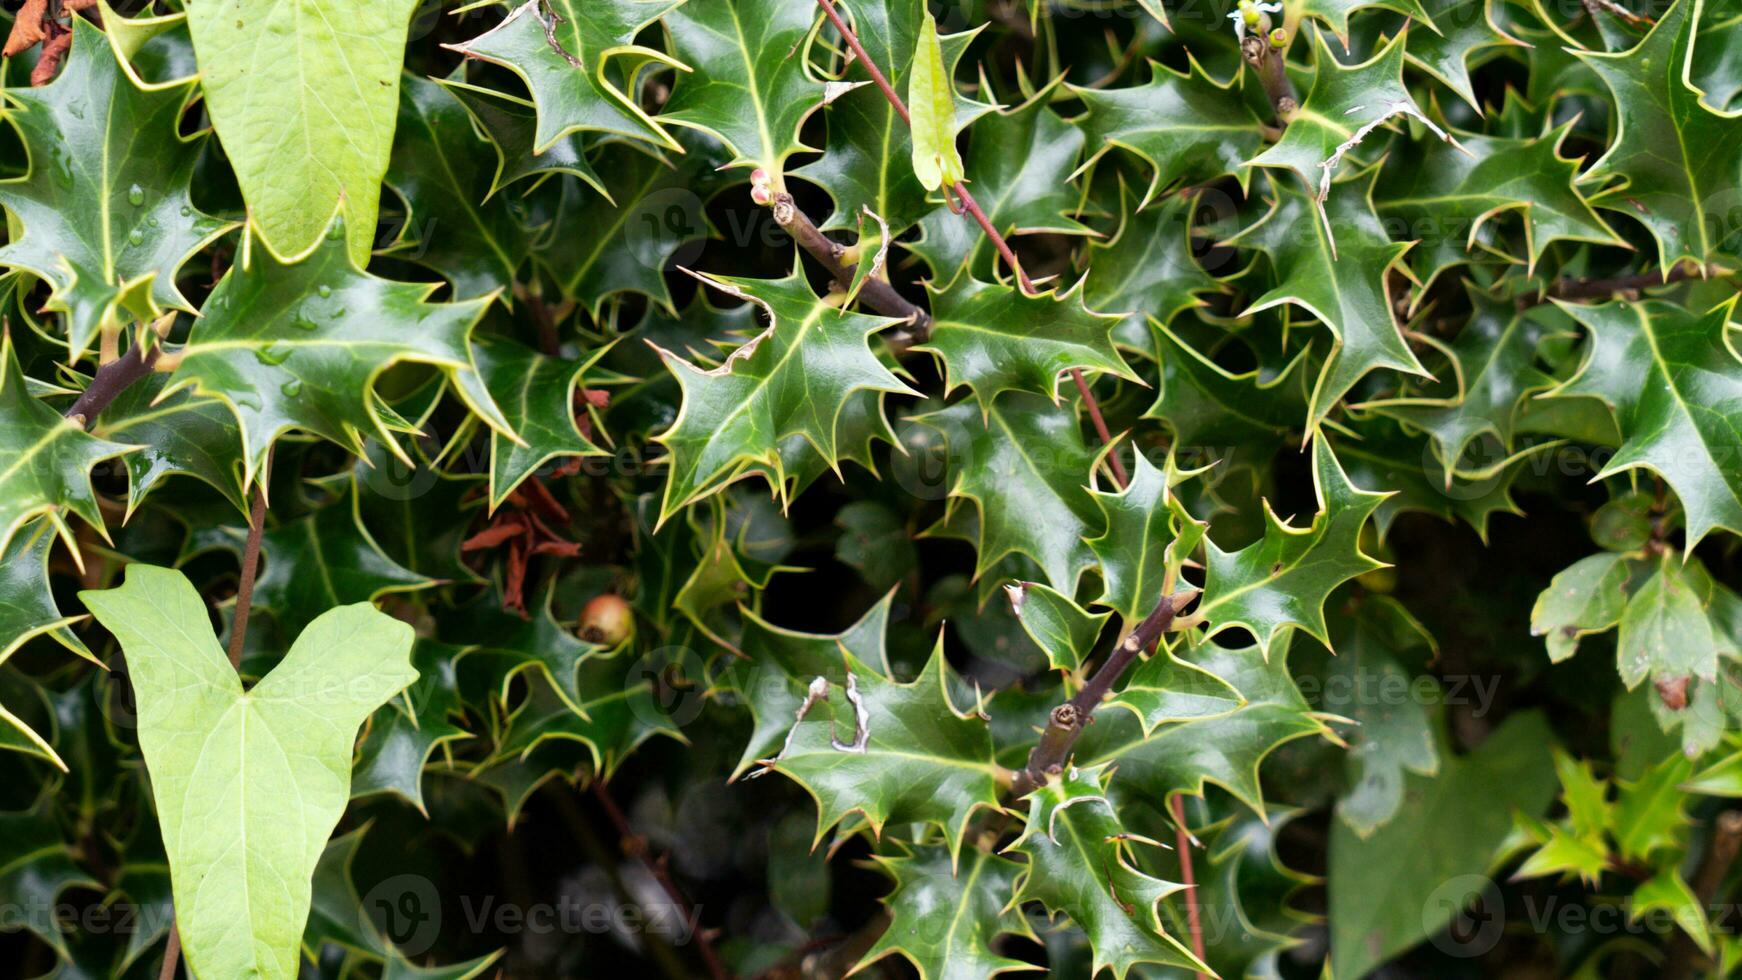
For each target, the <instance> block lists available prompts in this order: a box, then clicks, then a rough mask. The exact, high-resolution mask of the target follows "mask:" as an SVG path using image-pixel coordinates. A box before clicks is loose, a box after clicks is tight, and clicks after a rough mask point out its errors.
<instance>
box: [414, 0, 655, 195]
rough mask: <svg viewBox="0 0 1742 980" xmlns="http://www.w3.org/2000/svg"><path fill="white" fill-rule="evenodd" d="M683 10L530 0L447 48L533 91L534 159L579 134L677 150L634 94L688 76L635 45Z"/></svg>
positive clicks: (650, 2)
mask: <svg viewBox="0 0 1742 980" xmlns="http://www.w3.org/2000/svg"><path fill="white" fill-rule="evenodd" d="M681 2H682V0H526V3H524V4H521V5H520V6H519V7H516V8H515V9H514V11H513V12H512V13H510V14H509V15H508V16H507V17H505V18H503V20H502V22H501V23H500V24H497V25H496V26H495V27H492V28H491V29H489V30H488V31H485V32H484V33H483V34H480V35H478V36H477V37H475V38H472V39H471V40H470V41H465V42H463V43H460V44H449V45H443V47H446V48H448V49H450V50H452V51H457V52H459V53H460V54H462V55H465V56H466V57H467V58H474V59H476V60H478V61H482V62H485V63H487V64H492V65H500V66H501V67H503V68H506V69H508V70H509V71H511V72H513V73H514V74H516V75H519V76H520V80H521V81H523V82H525V83H526V89H527V91H528V92H530V93H532V102H533V105H534V106H536V107H537V109H538V125H537V128H536V129H535V130H534V134H533V141H532V152H533V153H534V154H535V155H537V154H542V153H545V152H546V151H548V150H550V149H551V147H553V146H555V145H556V144H557V143H558V142H560V141H561V140H563V139H564V138H565V137H567V136H569V135H570V134H572V133H582V134H586V133H605V134H607V135H612V136H624V137H628V138H630V139H636V140H645V141H648V142H654V143H663V144H665V145H667V146H669V147H671V148H672V149H674V150H675V149H678V145H677V143H676V142H674V141H673V140H672V138H671V136H670V135H669V134H667V133H666V131H665V129H664V127H662V126H660V124H659V123H658V121H656V120H654V119H653V118H652V117H650V116H649V115H648V114H647V113H645V112H643V111H642V110H641V108H640V106H639V105H637V104H636V101H635V98H634V96H633V95H632V93H633V92H634V90H635V85H634V83H635V80H636V77H637V76H638V75H639V74H640V73H641V70H642V69H643V68H646V67H649V66H655V67H657V66H667V67H671V68H676V69H678V70H679V71H682V70H684V68H685V66H684V65H683V63H682V62H680V61H677V60H676V59H673V58H672V57H670V56H669V55H666V54H665V53H664V52H661V51H657V50H655V49H653V48H647V47H642V46H641V45H638V44H635V43H634V41H635V36H636V35H637V34H639V33H641V30H642V28H644V27H646V26H647V25H649V24H651V23H653V22H654V21H656V20H658V19H660V18H661V17H663V16H665V14H666V12H667V11H669V10H671V9H672V8H673V7H675V6H677V5H678V4H679V3H681ZM396 67H397V63H396ZM620 85H621V86H623V87H620ZM607 172H609V171H607Z"/></svg>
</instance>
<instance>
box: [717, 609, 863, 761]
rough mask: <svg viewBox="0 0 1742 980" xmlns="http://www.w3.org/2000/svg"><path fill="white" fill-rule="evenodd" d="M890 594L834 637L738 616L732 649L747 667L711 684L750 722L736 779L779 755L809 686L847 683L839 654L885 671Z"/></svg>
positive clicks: (748, 614)
mask: <svg viewBox="0 0 1742 980" xmlns="http://www.w3.org/2000/svg"><path fill="white" fill-rule="evenodd" d="M894 598H895V593H894V592H893V591H891V592H887V593H885V594H884V596H883V598H882V599H880V600H879V601H878V602H877V604H876V605H874V606H872V607H871V608H870V609H868V610H866V612H865V615H863V616H861V617H859V620H858V622H856V623H854V624H853V625H851V626H849V627H847V628H846V629H845V630H843V631H842V632H840V633H834V634H817V633H801V632H798V631H796V630H789V629H784V628H782V627H779V626H775V625H774V624H773V623H770V622H768V621H767V620H765V619H763V618H762V617H761V616H758V615H757V614H756V613H755V612H753V611H750V610H744V613H743V616H744V632H743V635H742V636H741V637H740V638H739V640H738V646H739V649H740V650H741V651H743V653H744V655H745V656H746V657H747V658H748V662H747V663H741V662H735V663H732V664H730V665H729V666H728V668H727V669H726V671H725V673H724V675H723V677H722V678H721V680H720V681H718V682H717V683H718V684H719V686H720V687H721V688H722V689H725V690H731V691H735V692H736V693H737V694H738V695H739V696H740V697H742V698H744V699H745V702H746V703H747V705H748V707H749V709H750V717H751V718H752V719H753V723H752V726H751V733H750V742H749V744H747V745H746V746H744V752H743V755H742V756H741V757H740V758H739V760H738V764H737V766H736V767H735V768H734V769H733V770H732V778H733V779H737V778H738V777H740V776H742V775H743V774H744V773H745V772H746V771H747V770H749V769H750V767H751V766H753V765H755V764H756V762H757V761H758V760H760V759H768V758H771V757H773V756H774V755H775V754H776V753H778V752H779V751H780V744H781V741H782V740H783V739H784V738H785V737H786V733H787V732H788V731H790V730H791V729H792V726H793V723H794V721H795V719H796V718H797V714H798V709H799V706H800V705H802V704H804V699H805V694H806V690H807V688H809V686H810V683H811V681H812V680H813V679H814V678H817V677H823V678H826V679H827V680H828V682H829V683H830V684H834V685H837V686H839V685H845V684H846V683H847V666H846V662H845V661H843V660H842V658H841V651H843V650H845V651H846V652H847V653H850V654H852V655H853V657H854V658H855V659H856V660H857V661H858V662H859V663H862V664H874V665H878V666H880V667H886V666H887V665H886V663H885V661H884V644H885V642H886V637H887V635H888V632H889V613H890V608H891V605H892V603H893V602H894Z"/></svg>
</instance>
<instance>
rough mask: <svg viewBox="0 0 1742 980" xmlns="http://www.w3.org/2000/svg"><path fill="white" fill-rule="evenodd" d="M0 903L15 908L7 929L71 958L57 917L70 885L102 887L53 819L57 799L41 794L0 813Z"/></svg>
mask: <svg viewBox="0 0 1742 980" xmlns="http://www.w3.org/2000/svg"><path fill="white" fill-rule="evenodd" d="M0 841H4V842H5V849H4V850H0V901H3V902H5V903H6V904H7V905H8V906H10V907H11V908H12V909H13V910H14V911H13V913H12V915H10V916H9V917H8V918H7V922H6V929H5V931H7V932H14V931H16V930H18V929H20V928H22V929H27V930H29V931H30V932H31V934H33V935H34V936H35V937H36V938H37V939H40V940H41V941H42V942H44V943H46V944H47V945H48V946H49V948H50V949H53V950H54V951H55V953H56V954H57V955H58V956H60V958H61V959H62V960H63V961H65V960H67V959H69V958H70V954H69V951H68V949H67V939H66V937H67V935H68V934H69V933H73V932H76V931H79V930H73V929H70V928H68V926H67V923H66V922H64V921H62V920H61V919H60V918H59V917H58V916H57V911H56V910H57V909H60V908H62V907H63V906H64V904H65V899H64V898H63V897H62V896H63V893H64V892H66V891H67V890H68V889H70V888H90V889H96V888H100V887H101V885H99V884H98V882H97V881H96V879H94V878H92V877H91V876H90V875H89V874H88V873H86V872H85V870H84V869H83V868H80V867H79V865H78V862H76V861H75V860H73V849H72V848H71V847H69V846H68V845H67V843H66V840H65V837H64V836H63V834H62V832H61V829H60V827H59V826H58V825H57V824H56V821H55V800H54V796H53V795H52V794H50V793H44V794H42V795H41V796H39V797H38V798H37V799H36V801H35V802H34V803H32V804H31V805H30V806H29V807H28V808H26V809H23V810H7V811H0Z"/></svg>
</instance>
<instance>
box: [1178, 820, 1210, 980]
mask: <svg viewBox="0 0 1742 980" xmlns="http://www.w3.org/2000/svg"><path fill="white" fill-rule="evenodd" d="M1168 812H1169V813H1171V814H1172V815H1173V847H1174V851H1176V852H1177V853H1178V854H1179V876H1180V879H1181V881H1180V884H1182V885H1185V886H1186V894H1187V895H1188V896H1195V895H1196V894H1197V893H1198V882H1197V875H1196V874H1195V873H1194V872H1193V871H1192V832H1191V831H1190V830H1189V829H1187V827H1186V801H1185V797H1183V796H1175V797H1174V798H1173V799H1171V800H1169V801H1168ZM1186 926H1187V928H1188V929H1190V930H1191V934H1192V955H1193V956H1196V957H1197V958H1198V962H1199V963H1202V962H1205V960H1204V925H1203V921H1202V920H1201V919H1200V918H1199V917H1198V903H1197V900H1196V899H1195V898H1190V899H1188V900H1187V902H1186ZM1194 975H1195V976H1196V977H1198V978H1199V980H1203V978H1205V977H1207V976H1208V975H1207V974H1205V973H1203V972H1202V971H1199V972H1198V973H1196V974H1194Z"/></svg>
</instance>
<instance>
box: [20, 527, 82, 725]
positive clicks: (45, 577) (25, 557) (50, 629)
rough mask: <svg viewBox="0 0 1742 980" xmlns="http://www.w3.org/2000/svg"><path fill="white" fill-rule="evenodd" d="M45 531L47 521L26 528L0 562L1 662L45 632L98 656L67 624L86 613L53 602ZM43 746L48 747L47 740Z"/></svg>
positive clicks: (49, 540) (74, 649) (50, 541)
mask: <svg viewBox="0 0 1742 980" xmlns="http://www.w3.org/2000/svg"><path fill="white" fill-rule="evenodd" d="M48 532H49V527H48V525H47V524H44V525H43V526H42V527H39V528H35V529H34V530H31V531H27V532H26V534H25V535H23V537H22V539H21V540H20V542H19V543H18V546H17V548H16V549H14V550H13V551H12V552H11V553H10V554H8V555H7V556H6V560H5V561H4V562H0V663H4V662H5V661H6V660H7V658H9V657H11V656H12V655H13V654H14V653H16V652H17V651H18V648H19V647H21V646H23V645H24V644H26V643H28V642H29V641H30V640H32V639H33V638H35V637H38V636H43V635H45V634H46V635H48V636H51V637H53V638H54V640H55V642H57V643H59V644H60V645H61V646H64V647H66V648H67V649H68V650H71V651H72V652H74V653H76V654H78V655H79V656H81V657H84V658H85V659H86V660H90V661H92V662H95V661H96V659H97V658H95V657H93V656H91V651H90V650H88V649H87V648H86V647H85V644H84V641H82V640H80V639H79V637H78V634H76V633H74V632H73V631H72V630H71V629H69V628H68V627H70V626H72V625H73V624H74V623H77V622H79V621H80V620H83V619H84V618H85V617H84V616H83V615H78V616H68V615H65V614H63V613H62V612H61V611H60V605H59V604H58V603H56V602H55V599H54V590H53V589H52V588H51V587H50V586H49V553H50V552H51V551H52V550H53V548H54V542H55V536H54V535H53V534H50V533H48ZM0 711H3V709H0ZM7 720H8V721H9V722H11V723H12V724H13V725H14V726H15V727H17V726H18V725H19V724H21V723H19V722H18V721H17V719H15V718H12V717H11V716H10V715H7ZM42 747H43V748H47V744H46V743H43V745H42ZM52 754H53V753H52V752H51V753H50V755H52Z"/></svg>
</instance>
